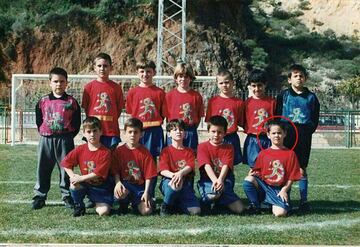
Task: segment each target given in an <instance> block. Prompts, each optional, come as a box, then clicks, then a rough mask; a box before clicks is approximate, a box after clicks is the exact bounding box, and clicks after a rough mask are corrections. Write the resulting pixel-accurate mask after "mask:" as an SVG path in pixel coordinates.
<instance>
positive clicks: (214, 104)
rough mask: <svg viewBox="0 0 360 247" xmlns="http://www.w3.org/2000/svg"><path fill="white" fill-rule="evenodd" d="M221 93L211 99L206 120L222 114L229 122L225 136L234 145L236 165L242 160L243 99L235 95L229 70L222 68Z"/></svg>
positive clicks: (220, 76) (220, 73)
mask: <svg viewBox="0 0 360 247" xmlns="http://www.w3.org/2000/svg"><path fill="white" fill-rule="evenodd" d="M216 81H217V87H218V88H219V91H220V93H219V95H218V96H215V97H212V98H211V99H210V100H209V103H208V107H207V111H206V117H205V122H208V121H209V119H210V117H212V116H216V115H220V116H222V117H224V118H225V119H226V121H227V123H228V128H227V133H226V135H225V137H224V141H225V142H226V143H229V144H232V145H233V147H234V165H237V164H239V163H240V162H241V161H242V155H241V148H240V138H239V136H238V134H237V131H238V126H241V125H242V123H243V119H242V118H243V101H242V100H241V99H238V98H236V97H235V96H234V80H233V76H232V74H231V73H230V71H228V70H221V71H219V73H218V74H217V76H216Z"/></svg>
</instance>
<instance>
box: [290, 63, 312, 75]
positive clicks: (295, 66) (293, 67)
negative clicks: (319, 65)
mask: <svg viewBox="0 0 360 247" xmlns="http://www.w3.org/2000/svg"><path fill="white" fill-rule="evenodd" d="M294 71H300V72H301V73H303V74H304V76H305V78H307V77H308V72H307V71H306V69H305V67H304V66H302V65H300V64H293V65H291V66H290V68H289V71H288V78H291V75H292V73H293V72H294Z"/></svg>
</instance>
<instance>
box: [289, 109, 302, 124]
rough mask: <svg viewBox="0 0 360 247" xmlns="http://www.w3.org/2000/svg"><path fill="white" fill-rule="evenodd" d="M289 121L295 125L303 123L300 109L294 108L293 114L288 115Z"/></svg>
mask: <svg viewBox="0 0 360 247" xmlns="http://www.w3.org/2000/svg"><path fill="white" fill-rule="evenodd" d="M289 117H290V119H291V121H293V122H295V123H303V120H302V119H303V118H304V117H305V115H304V114H303V113H302V112H301V109H300V108H294V109H293V112H292V113H291V114H290V115H289Z"/></svg>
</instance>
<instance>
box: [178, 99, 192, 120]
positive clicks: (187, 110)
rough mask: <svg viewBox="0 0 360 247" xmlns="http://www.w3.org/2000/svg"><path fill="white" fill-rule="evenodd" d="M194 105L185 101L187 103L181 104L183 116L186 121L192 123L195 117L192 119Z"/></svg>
mask: <svg viewBox="0 0 360 247" xmlns="http://www.w3.org/2000/svg"><path fill="white" fill-rule="evenodd" d="M192 111H193V110H192V107H191V105H190V103H185V104H182V105H180V112H179V113H180V114H182V115H183V117H182V118H181V119H182V120H183V121H184V122H187V123H189V124H192V123H193V119H192V116H191V113H192Z"/></svg>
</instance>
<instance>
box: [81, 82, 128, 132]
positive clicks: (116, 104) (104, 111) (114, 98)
mask: <svg viewBox="0 0 360 247" xmlns="http://www.w3.org/2000/svg"><path fill="white" fill-rule="evenodd" d="M81 106H82V107H83V108H84V110H85V113H86V116H94V117H97V118H98V119H100V120H101V124H102V133H103V135H104V136H120V129H119V120H118V119H119V117H120V114H121V110H122V109H123V108H124V96H123V92H122V89H121V86H120V85H119V84H117V83H116V82H114V81H108V82H106V83H104V82H99V81H97V80H93V81H91V82H89V83H88V84H86V85H85V88H84V93H83V98H82V104H81Z"/></svg>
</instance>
